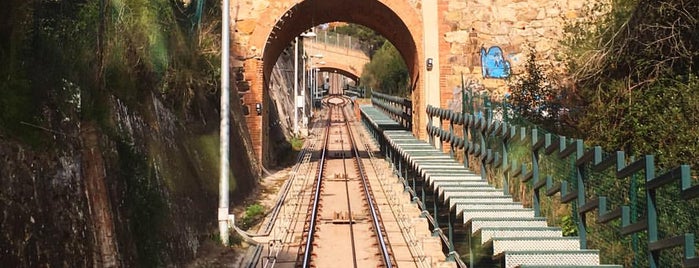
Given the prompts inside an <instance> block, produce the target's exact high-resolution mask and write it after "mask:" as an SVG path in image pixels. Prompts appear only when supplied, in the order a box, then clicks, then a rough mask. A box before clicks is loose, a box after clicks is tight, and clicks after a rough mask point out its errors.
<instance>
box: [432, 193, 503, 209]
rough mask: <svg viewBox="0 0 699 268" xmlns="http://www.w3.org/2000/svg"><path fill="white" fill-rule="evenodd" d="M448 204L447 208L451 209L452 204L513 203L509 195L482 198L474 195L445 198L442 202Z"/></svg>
mask: <svg viewBox="0 0 699 268" xmlns="http://www.w3.org/2000/svg"><path fill="white" fill-rule="evenodd" d="M447 201H448V202H449V206H450V207H452V206H454V204H456V203H458V202H476V203H496V204H499V203H514V202H513V201H512V196H511V195H503V196H483V195H480V196H479V195H475V196H451V197H449V198H445V199H444V202H445V203H446V202H447Z"/></svg>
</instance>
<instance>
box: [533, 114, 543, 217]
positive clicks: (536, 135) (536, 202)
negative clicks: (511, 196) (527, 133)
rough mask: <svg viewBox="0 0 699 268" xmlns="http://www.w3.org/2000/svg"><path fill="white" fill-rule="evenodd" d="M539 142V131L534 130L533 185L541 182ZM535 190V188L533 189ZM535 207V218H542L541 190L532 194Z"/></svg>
mask: <svg viewBox="0 0 699 268" xmlns="http://www.w3.org/2000/svg"><path fill="white" fill-rule="evenodd" d="M538 142H539V130H538V129H537V128H536V127H534V128H532V185H536V183H537V182H539V148H538V147H536V145H535V144H537V143H538ZM532 188H533V187H532ZM532 201H533V205H534V216H535V217H541V200H540V199H539V190H534V191H533V194H532Z"/></svg>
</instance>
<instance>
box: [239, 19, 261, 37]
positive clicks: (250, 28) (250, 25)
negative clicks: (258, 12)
mask: <svg viewBox="0 0 699 268" xmlns="http://www.w3.org/2000/svg"><path fill="white" fill-rule="evenodd" d="M256 27H257V22H256V21H255V20H242V21H239V22H238V23H236V29H237V30H238V32H239V33H242V34H247V35H249V34H251V33H252V32H254V31H255V28H256Z"/></svg>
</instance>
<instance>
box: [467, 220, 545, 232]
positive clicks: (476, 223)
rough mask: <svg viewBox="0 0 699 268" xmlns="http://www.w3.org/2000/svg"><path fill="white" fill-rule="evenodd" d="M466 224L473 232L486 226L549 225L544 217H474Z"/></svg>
mask: <svg viewBox="0 0 699 268" xmlns="http://www.w3.org/2000/svg"><path fill="white" fill-rule="evenodd" d="M466 224H467V225H469V224H470V225H471V233H472V234H475V233H476V232H478V231H479V230H480V229H481V228H485V227H510V228H516V227H547V225H546V218H542V217H517V218H472V219H470V221H469V222H466Z"/></svg>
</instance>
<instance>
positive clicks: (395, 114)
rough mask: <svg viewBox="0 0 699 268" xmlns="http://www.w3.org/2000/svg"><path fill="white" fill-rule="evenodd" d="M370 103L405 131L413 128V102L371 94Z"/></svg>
mask: <svg viewBox="0 0 699 268" xmlns="http://www.w3.org/2000/svg"><path fill="white" fill-rule="evenodd" d="M371 103H372V104H373V105H374V106H376V107H377V108H379V109H381V110H382V111H383V112H384V113H386V114H388V115H389V116H390V117H391V118H393V120H396V121H398V123H400V124H401V125H402V126H403V127H405V129H412V128H413V102H412V101H411V100H410V99H407V98H403V97H396V96H391V95H387V94H383V93H380V92H372V93H371Z"/></svg>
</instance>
